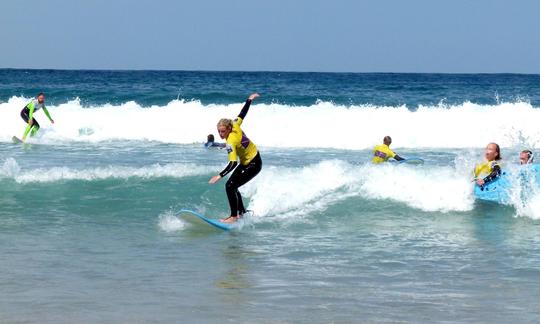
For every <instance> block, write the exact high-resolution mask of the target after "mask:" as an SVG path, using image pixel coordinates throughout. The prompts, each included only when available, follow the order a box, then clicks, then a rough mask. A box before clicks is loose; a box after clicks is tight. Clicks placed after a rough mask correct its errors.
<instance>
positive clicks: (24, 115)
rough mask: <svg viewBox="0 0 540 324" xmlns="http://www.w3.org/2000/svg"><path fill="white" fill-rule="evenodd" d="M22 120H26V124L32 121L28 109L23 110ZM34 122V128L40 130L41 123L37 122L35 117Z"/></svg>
mask: <svg viewBox="0 0 540 324" xmlns="http://www.w3.org/2000/svg"><path fill="white" fill-rule="evenodd" d="M21 118H22V119H23V120H24V122H25V123H27V124H28V120H29V119H30V110H29V109H28V108H26V107H24V108H23V110H21ZM32 120H33V123H32V127H37V128H38V129H39V123H38V122H37V120H36V119H35V118H34V117H32Z"/></svg>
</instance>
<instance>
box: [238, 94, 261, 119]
mask: <svg viewBox="0 0 540 324" xmlns="http://www.w3.org/2000/svg"><path fill="white" fill-rule="evenodd" d="M258 96H259V94H258V93H252V94H251V95H250V96H249V98H248V99H247V100H246V103H245V105H244V107H243V108H242V110H241V111H240V113H239V114H238V118H240V119H242V120H243V119H244V118H245V117H246V115H247V113H248V110H249V106H251V102H252V101H253V100H254V99H255V98H257V97H258Z"/></svg>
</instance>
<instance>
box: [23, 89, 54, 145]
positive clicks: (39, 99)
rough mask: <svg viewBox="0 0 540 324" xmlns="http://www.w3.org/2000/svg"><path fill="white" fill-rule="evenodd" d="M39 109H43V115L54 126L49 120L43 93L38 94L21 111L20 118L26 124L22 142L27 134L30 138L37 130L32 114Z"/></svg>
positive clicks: (49, 116) (52, 121) (37, 125)
mask: <svg viewBox="0 0 540 324" xmlns="http://www.w3.org/2000/svg"><path fill="white" fill-rule="evenodd" d="M40 109H43V112H44V113H45V115H47V118H49V120H50V121H51V123H53V124H54V120H53V119H52V118H51V115H50V114H49V111H48V110H47V108H45V94H44V93H43V92H40V93H39V94H38V95H37V96H36V99H33V100H32V101H30V102H29V103H28V104H27V105H26V106H24V108H23V109H22V110H21V118H22V119H23V120H24V122H25V123H27V124H28V125H27V126H26V129H25V130H24V134H23V137H22V141H23V142H24V140H25V139H26V136H28V133H30V136H34V135H36V133H37V131H38V130H39V123H38V122H37V120H36V119H35V118H34V113H36V112H37V111H39V110H40Z"/></svg>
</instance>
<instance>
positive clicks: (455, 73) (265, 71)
mask: <svg viewBox="0 0 540 324" xmlns="http://www.w3.org/2000/svg"><path fill="white" fill-rule="evenodd" d="M0 70H31V71H89V72H91V71H93V72H211V73H306V74H308V73H320V74H454V75H472V74H477V75H478V74H483V75H501V74H506V75H540V73H533V72H531V73H526V72H381V71H378V72H375V71H371V72H367V71H364V72H345V71H302V70H299V71H292V70H289V71H286V70H212V69H200V70H190V69H185V70H182V69H177V70H176V69H123V68H120V69H107V68H21V67H14V68H13V67H0Z"/></svg>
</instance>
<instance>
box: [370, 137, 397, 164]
mask: <svg viewBox="0 0 540 324" xmlns="http://www.w3.org/2000/svg"><path fill="white" fill-rule="evenodd" d="M390 144H392V138H391V137H390V136H385V137H384V138H383V144H379V145H376V146H375V147H374V148H373V158H372V159H371V162H372V163H375V164H379V163H383V162H387V161H388V159H390V158H393V159H395V160H396V161H403V160H405V159H404V158H402V157H401V156H399V155H397V154H396V153H394V151H392V150H391V149H390Z"/></svg>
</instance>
